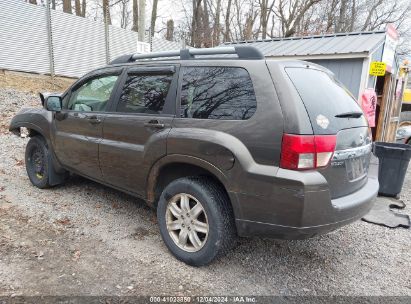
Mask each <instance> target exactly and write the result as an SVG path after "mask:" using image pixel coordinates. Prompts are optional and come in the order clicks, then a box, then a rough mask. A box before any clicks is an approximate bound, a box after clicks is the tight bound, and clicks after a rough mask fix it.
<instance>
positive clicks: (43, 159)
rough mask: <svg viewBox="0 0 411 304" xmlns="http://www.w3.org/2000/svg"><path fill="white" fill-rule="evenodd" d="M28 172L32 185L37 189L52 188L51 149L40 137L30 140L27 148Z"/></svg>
mask: <svg viewBox="0 0 411 304" xmlns="http://www.w3.org/2000/svg"><path fill="white" fill-rule="evenodd" d="M25 161H26V170H27V175H28V176H29V179H30V181H31V183H32V184H33V185H34V186H36V187H37V188H40V189H44V188H49V187H51V185H50V183H49V182H50V181H49V172H50V166H53V164H52V162H51V157H50V155H49V149H48V147H47V143H46V141H45V140H44V138H43V137H42V136H40V135H37V136H33V137H32V138H30V140H29V142H28V143H27V146H26V154H25Z"/></svg>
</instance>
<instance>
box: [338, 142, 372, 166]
mask: <svg viewBox="0 0 411 304" xmlns="http://www.w3.org/2000/svg"><path fill="white" fill-rule="evenodd" d="M371 151H372V144H368V145H365V146H361V147H356V148H351V149H346V150H339V151H335V152H334V156H333V158H332V159H331V162H333V161H341V160H346V159H352V158H357V157H361V156H364V155H367V154H369V153H371Z"/></svg>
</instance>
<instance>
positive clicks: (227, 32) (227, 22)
mask: <svg viewBox="0 0 411 304" xmlns="http://www.w3.org/2000/svg"><path fill="white" fill-rule="evenodd" d="M230 12H231V0H228V4H227V10H226V15H225V29H224V30H225V32H224V41H230Z"/></svg>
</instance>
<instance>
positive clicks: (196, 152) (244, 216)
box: [10, 46, 378, 266]
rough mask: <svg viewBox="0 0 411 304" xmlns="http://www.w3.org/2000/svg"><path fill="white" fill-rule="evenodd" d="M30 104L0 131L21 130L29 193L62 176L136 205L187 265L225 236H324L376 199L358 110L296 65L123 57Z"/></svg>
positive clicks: (214, 56)
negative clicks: (149, 210) (136, 200)
mask: <svg viewBox="0 0 411 304" xmlns="http://www.w3.org/2000/svg"><path fill="white" fill-rule="evenodd" d="M165 57H167V58H165ZM41 99H42V103H43V108H42V109H23V110H21V111H20V112H19V113H18V114H17V115H16V116H15V117H14V118H13V120H12V122H11V126H10V130H11V131H14V132H15V133H17V134H18V133H19V131H20V128H21V127H25V128H28V129H29V130H30V136H31V139H30V141H29V143H28V144H27V149H26V166H27V173H28V176H29V178H30V180H31V182H32V183H33V184H34V185H35V186H37V187H39V188H47V187H50V186H54V185H57V184H60V183H62V182H63V181H64V180H65V178H66V177H67V176H68V172H73V173H76V174H79V175H82V176H85V177H87V178H90V179H92V180H95V181H98V182H100V183H103V184H105V185H107V186H110V187H113V188H116V189H119V190H121V191H124V192H127V193H129V194H131V195H134V196H137V197H140V198H142V199H144V200H146V201H147V202H148V204H149V205H151V206H152V207H153V208H156V209H157V218H158V222H159V227H160V233H161V235H162V237H163V239H164V242H165V244H166V245H167V247H168V248H169V249H170V251H171V252H172V253H173V254H174V255H175V256H176V257H177V258H178V259H180V260H182V261H184V262H186V263H188V264H190V265H195V266H200V265H205V264H208V263H210V262H211V261H212V260H213V259H214V258H215V257H217V256H218V255H220V254H222V253H224V252H225V251H226V250H228V249H229V248H230V247H231V246H232V245H233V244H234V243H235V239H236V237H237V236H254V235H259V236H270V237H275V238H287V239H297V238H307V237H311V236H314V235H317V234H321V233H325V232H328V231H331V230H334V229H336V228H338V227H341V226H343V225H345V224H348V223H350V222H352V221H355V220H357V219H359V218H360V217H361V216H362V215H364V214H365V213H366V212H367V211H368V210H369V209H370V207H371V205H372V202H373V200H374V198H375V196H376V194H377V191H378V181H377V179H376V176H374V175H373V176H371V175H372V174H368V169H369V161H370V155H371V138H370V133H369V128H368V125H367V121H366V119H365V118H364V116H363V114H362V111H361V109H360V108H359V106H358V105H357V103H356V102H355V100H354V98H353V97H352V96H351V94H350V93H349V92H348V91H347V90H346V89H345V88H344V87H343V86H342V85H341V84H340V83H339V82H338V81H337V80H336V79H335V78H334V76H333V75H332V73H331V72H330V71H328V70H326V69H324V68H323V67H321V66H318V65H315V64H312V63H309V62H303V61H272V60H265V59H264V57H263V55H262V54H261V53H260V52H259V51H258V50H257V49H254V48H252V47H248V46H242V47H241V46H238V47H229V48H215V49H190V50H182V51H178V52H163V53H152V54H143V55H126V56H122V57H120V58H117V59H116V60H114V61H113V62H112V63H111V64H110V65H109V66H107V67H104V68H101V69H98V70H96V71H93V72H91V73H89V74H87V75H86V76H84V77H82V78H81V79H79V80H78V81H77V82H76V83H74V84H73V85H72V86H71V87H70V88H69V89H68V90H67V91H66V92H65V93H63V94H62V95H48V96H46V95H42V94H41Z"/></svg>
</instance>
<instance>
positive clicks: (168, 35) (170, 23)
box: [165, 19, 174, 41]
mask: <svg viewBox="0 0 411 304" xmlns="http://www.w3.org/2000/svg"><path fill="white" fill-rule="evenodd" d="M173 37H174V21H173V19H170V20H167V30H166V37H165V38H166V40H170V41H171V40H173Z"/></svg>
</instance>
